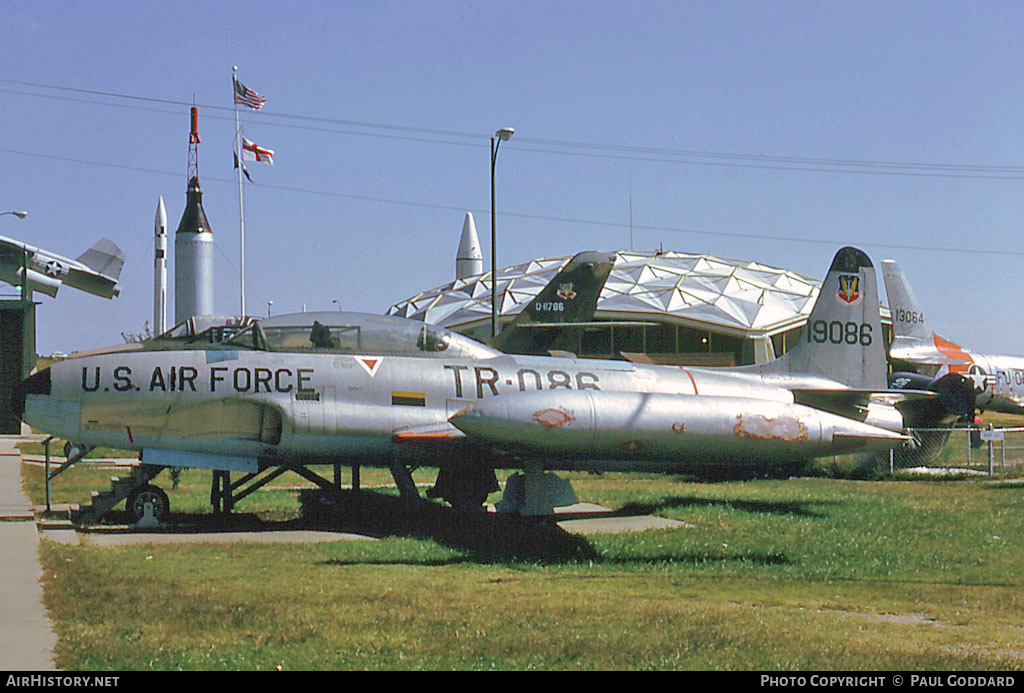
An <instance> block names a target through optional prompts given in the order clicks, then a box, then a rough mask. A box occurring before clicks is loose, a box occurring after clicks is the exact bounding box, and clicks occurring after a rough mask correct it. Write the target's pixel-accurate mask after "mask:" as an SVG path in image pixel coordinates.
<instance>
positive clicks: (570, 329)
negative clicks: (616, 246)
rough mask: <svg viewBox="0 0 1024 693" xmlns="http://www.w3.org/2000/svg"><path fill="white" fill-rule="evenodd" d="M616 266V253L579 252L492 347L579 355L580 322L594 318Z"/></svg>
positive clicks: (532, 352) (582, 326) (529, 352)
mask: <svg viewBox="0 0 1024 693" xmlns="http://www.w3.org/2000/svg"><path fill="white" fill-rule="evenodd" d="M614 264H615V254H614V253H603V252H596V251H587V252H583V253H578V254H577V255H575V256H574V257H573V258H572V259H571V260H569V262H568V263H567V264H566V265H565V266H564V267H563V268H562V270H561V271H560V272H559V273H558V274H557V275H555V277H554V279H552V280H551V281H550V282H548V284H547V286H545V287H544V288H543V289H542V290H541V292H540V293H539V294H537V297H536V298H535V299H533V301H531V302H530V304H529V305H528V306H526V307H525V308H523V310H522V312H520V313H519V315H518V316H517V317H516V319H515V320H514V321H513V322H512V323H510V324H508V325H506V326H505V328H504V329H502V331H501V332H500V333H499V334H498V336H497V337H495V338H494V340H492V342H491V346H493V347H495V348H497V349H500V350H502V351H505V352H507V353H511V354H541V355H543V354H548V353H549V352H552V351H567V352H572V353H577V352H578V351H579V346H580V340H581V339H582V338H583V329H584V325H582V324H579V323H584V322H587V321H590V320H592V319H593V315H594V311H595V310H596V308H597V300H598V298H599V297H600V295H601V290H602V289H603V288H604V284H605V282H606V281H607V280H608V275H609V274H611V271H612V266H613V265H614ZM574 323H575V324H576V325H575V326H574Z"/></svg>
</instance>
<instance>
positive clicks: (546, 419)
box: [533, 409, 576, 428]
mask: <svg viewBox="0 0 1024 693" xmlns="http://www.w3.org/2000/svg"><path fill="white" fill-rule="evenodd" d="M533 420H534V421H536V422H537V423H539V424H540V425H541V426H544V427H545V428H558V427H559V426H564V425H565V424H567V423H569V422H570V421H575V420H576V417H575V416H572V415H570V414H569V413H568V412H565V411H563V410H561V409H541V410H540V411H535V412H533Z"/></svg>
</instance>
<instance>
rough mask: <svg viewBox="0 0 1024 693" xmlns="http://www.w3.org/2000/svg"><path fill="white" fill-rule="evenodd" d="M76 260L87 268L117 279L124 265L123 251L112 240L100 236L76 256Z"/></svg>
mask: <svg viewBox="0 0 1024 693" xmlns="http://www.w3.org/2000/svg"><path fill="white" fill-rule="evenodd" d="M78 261H79V262H81V263H82V264H83V265H85V266H86V267H88V268H89V269H91V270H93V271H95V272H98V273H99V274H102V275H103V276H105V277H109V278H111V279H113V280H115V281H117V279H118V277H120V276H121V268H122V267H123V266H124V253H123V252H122V251H121V249H120V248H118V247H117V245H115V244H114V242H113V241H111V240H109V239H106V238H101V239H100V240H98V241H96V243H94V244H93V246H92V247H91V248H89V249H88V250H86V251H85V252H84V253H82V254H81V255H80V256H78Z"/></svg>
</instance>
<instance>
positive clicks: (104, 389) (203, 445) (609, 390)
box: [15, 248, 946, 517]
mask: <svg viewBox="0 0 1024 693" xmlns="http://www.w3.org/2000/svg"><path fill="white" fill-rule="evenodd" d="M878 306H879V303H878V290H877V283H876V278H875V271H874V267H873V266H872V264H871V261H870V260H869V259H868V257H867V256H866V255H865V254H864V253H863V252H861V251H860V250H857V249H854V248H844V249H842V250H840V251H839V252H838V253H837V255H836V256H835V259H834V261H833V262H832V265H831V267H830V269H829V272H828V275H827V277H826V279H825V281H824V284H823V286H822V289H821V292H820V294H819V296H818V299H817V301H816V304H815V307H814V309H813V311H812V313H811V315H810V319H809V322H808V325H807V328H806V329H805V331H804V336H803V337H802V338H801V340H800V341H799V342H798V343H797V344H796V345H795V346H794V347H793V348H792V349H791V350H790V351H789V353H787V354H786V355H784V356H782V357H781V358H779V359H777V360H775V361H773V362H771V363H767V364H760V365H756V366H742V367H735V368H686V367H678V366H656V365H644V364H637V363H630V362H626V361H614V360H597V359H577V358H569V357H551V356H524V355H512V354H506V353H502V352H500V351H498V350H497V349H495V348H493V347H490V346H487V345H484V344H482V343H480V342H477V341H474V340H472V339H470V338H468V337H465V336H462V335H459V334H456V333H454V332H450V331H449V330H446V329H443V328H439V327H435V326H432V325H429V324H425V323H422V322H417V321H411V320H406V319H402V318H395V317H388V316H378V315H365V314H358V313H346V312H331V313H302V314H295V315H282V316H275V317H273V318H267V319H263V320H260V321H259V322H258V323H256V324H254V325H252V326H250V327H249V328H248V329H245V330H244V331H242V332H240V333H239V334H237V335H235V336H234V337H232V338H230V339H228V340H226V341H224V342H222V343H219V344H209V345H202V346H200V347H199V348H191V349H183V350H169V351H148V352H147V351H139V352H127V353H124V352H113V353H108V354H95V353H94V354H93V355H90V356H86V357H82V358H72V359H68V360H66V361H63V362H60V363H57V364H54V365H53V366H51V367H50V368H47V369H45V370H42V371H40V372H39V373H37V374H35V375H33V376H31V377H30V378H28V379H27V380H25V381H24V382H23V383H22V385H21V387H20V388H19V392H18V393H16V397H15V401H16V405H17V406H19V407H21V409H22V412H23V419H24V420H25V421H26V422H28V423H30V424H31V425H32V426H35V427H36V428H39V429H42V430H44V431H46V432H48V433H50V434H52V435H55V436H60V437H63V438H65V439H67V440H69V441H74V443H75V444H76V445H77V446H79V447H80V448H81V449H85V448H87V447H89V446H96V445H106V446H113V447H118V448H129V449H134V450H139V451H140V452H141V459H142V463H143V464H142V465H141V469H142V470H143V472H144V473H143V474H141V475H140V478H139V479H137V480H136V482H135V487H134V488H133V490H132V491H131V493H130V495H129V497H128V507H129V509H130V510H132V512H133V513H135V514H136V515H138V514H140V512H141V508H142V507H143V504H142V500H145V501H147V502H150V503H152V504H153V505H155V506H157V509H158V513H157V514H158V517H164V516H166V513H167V497H166V494H164V493H163V492H162V491H160V490H159V489H158V488H157V487H155V486H152V485H151V484H149V483H148V481H149V479H150V478H151V477H152V476H154V475H155V474H156V473H158V472H159V471H160V470H161V469H162V468H163V467H165V466H177V467H203V468H208V469H213V470H218V471H219V472H222V473H223V472H226V471H234V472H244V473H246V474H247V475H250V476H248V477H246V478H247V479H248V478H254V477H255V476H256V475H259V474H263V473H267V474H275V475H276V474H279V473H281V472H282V471H284V470H289V469H291V470H294V471H296V472H298V473H300V474H302V475H303V476H305V477H306V478H309V479H311V480H314V481H316V483H318V484H320V485H321V486H323V487H324V488H329V487H330V483H329V482H327V481H326V480H325V479H322V478H320V477H319V476H318V475H316V474H315V473H313V472H311V471H310V470H309V469H308V466H309V465H315V464H338V463H343V464H353V465H357V464H358V465H374V466H383V467H387V468H390V469H391V471H392V474H393V475H394V477H395V481H396V483H397V484H398V487H399V489H400V490H401V492H402V495H403V497H407V498H410V499H413V498H416V499H418V498H419V495H418V492H417V491H416V489H415V486H414V485H413V484H412V479H411V476H410V473H409V472H410V469H411V468H413V467H416V466H421V465H428V466H436V467H437V468H438V469H439V473H438V479H437V483H436V486H435V487H434V489H433V492H432V493H430V494H428V495H432V496H433V497H439V498H443V499H445V500H446V501H448V502H449V503H450V504H451V505H452V506H455V507H458V508H479V507H480V506H481V504H482V503H483V502H484V501H485V499H486V497H487V494H488V493H490V492H491V491H493V490H496V489H497V483H496V477H495V474H494V470H495V468H502V469H518V470H523V471H524V472H525V475H523V476H518V475H517V476H513V477H512V478H511V479H510V482H509V483H508V484H507V485H506V494H505V500H504V501H503V502H502V503H501V504H499V505H500V506H502V507H503V509H508V510H513V511H518V512H519V513H520V514H524V515H532V514H549V513H550V512H552V510H553V507H555V506H558V505H564V504H568V503H571V502H574V501H575V497H574V496H573V494H571V492H568V493H563V491H565V490H566V489H565V487H564V482H562V483H560V480H558V479H557V478H553V475H551V474H548V473H546V470H591V471H602V470H626V471H634V470H635V471H655V472H670V473H679V472H693V471H702V470H707V469H712V468H717V469H723V468H724V469H744V468H746V469H759V470H764V469H787V468H789V467H791V466H792V465H793V464H794V463H802V462H805V461H807V460H809V459H811V458H815V457H820V456H826V455H833V454H837V453H847V452H852V451H871V450H888V449H891V448H894V447H899V446H902V445H903V444H904V443H905V442H907V441H908V440H909V437H908V436H907V435H906V434H905V432H904V428H905V426H908V425H921V424H922V422H924V421H925V420H930V419H935V418H939V417H942V416H945V415H946V412H943V411H940V410H939V409H937V405H936V402H937V398H936V397H935V395H934V393H920V392H909V391H891V390H888V389H887V387H886V362H885V351H884V346H883V344H882V332H881V324H880V319H879V310H878ZM512 479H518V480H519V483H512ZM254 483H265V482H254ZM510 491H511V493H510ZM140 499H141V500H140Z"/></svg>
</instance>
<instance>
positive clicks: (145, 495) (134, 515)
mask: <svg viewBox="0 0 1024 693" xmlns="http://www.w3.org/2000/svg"><path fill="white" fill-rule="evenodd" d="M146 503H151V504H152V506H153V517H155V518H156V519H157V521H158V522H167V518H168V517H170V515H171V501H170V500H169V499H168V498H167V494H166V493H164V490H163V489H162V488H160V487H159V486H153V485H152V484H146V485H145V486H140V487H139V488H137V489H135V490H134V491H132V492H131V493H130V494H128V498H127V499H126V500H125V505H124V507H125V509H126V510H127V511H128V516H129V517H130V519H131V521H132V522H133V523H134V522H138V521H139V520H141V519H142V518H143V517H145V515H146Z"/></svg>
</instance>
